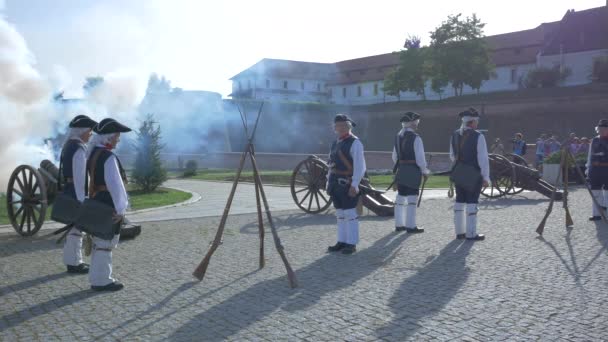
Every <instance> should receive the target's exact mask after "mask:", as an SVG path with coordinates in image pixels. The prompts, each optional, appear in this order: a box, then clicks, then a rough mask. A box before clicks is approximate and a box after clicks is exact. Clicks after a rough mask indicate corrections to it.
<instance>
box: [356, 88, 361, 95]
mask: <svg viewBox="0 0 608 342" xmlns="http://www.w3.org/2000/svg"><path fill="white" fill-rule="evenodd" d="M357 96H358V97H361V86H357Z"/></svg>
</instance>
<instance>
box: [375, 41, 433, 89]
mask: <svg viewBox="0 0 608 342" xmlns="http://www.w3.org/2000/svg"><path fill="white" fill-rule="evenodd" d="M403 47H404V49H403V50H401V52H399V65H398V66H397V68H396V69H395V70H394V71H393V72H392V73H390V74H389V75H388V76H387V78H386V80H385V87H384V88H385V92H386V93H387V94H388V95H392V96H399V93H400V92H402V91H411V92H414V93H416V94H417V95H420V96H422V99H423V100H426V84H427V81H428V79H429V77H428V71H427V68H426V59H427V57H426V53H425V49H424V48H422V47H421V46H420V38H419V37H416V36H413V37H408V38H407V39H406V40H405V44H404V46H403Z"/></svg>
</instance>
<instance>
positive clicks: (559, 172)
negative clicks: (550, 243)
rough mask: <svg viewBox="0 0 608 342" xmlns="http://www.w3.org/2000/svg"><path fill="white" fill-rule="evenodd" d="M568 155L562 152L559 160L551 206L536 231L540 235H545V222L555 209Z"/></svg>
mask: <svg viewBox="0 0 608 342" xmlns="http://www.w3.org/2000/svg"><path fill="white" fill-rule="evenodd" d="M565 157H566V153H564V152H562V156H561V159H560V162H559V170H557V178H556V179H555V186H554V187H553V191H552V192H551V201H550V202H549V207H548V208H547V212H546V213H545V217H543V219H542V221H540V224H539V225H538V227H537V228H536V232H537V233H538V234H539V235H543V232H544V231H545V224H547V219H548V218H549V215H551V211H553V203H554V202H555V193H556V192H557V184H558V183H559V180H560V179H561V177H562V170H563V169H564V158H565Z"/></svg>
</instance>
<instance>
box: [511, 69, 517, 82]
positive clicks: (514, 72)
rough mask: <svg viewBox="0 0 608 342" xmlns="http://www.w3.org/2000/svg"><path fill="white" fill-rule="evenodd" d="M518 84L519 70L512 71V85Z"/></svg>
mask: <svg viewBox="0 0 608 342" xmlns="http://www.w3.org/2000/svg"><path fill="white" fill-rule="evenodd" d="M516 82H517V69H511V83H516Z"/></svg>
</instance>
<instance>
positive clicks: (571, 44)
mask: <svg viewBox="0 0 608 342" xmlns="http://www.w3.org/2000/svg"><path fill="white" fill-rule="evenodd" d="M601 49H608V6H604V7H597V8H591V9H588V10H584V11H579V12H575V11H568V12H567V13H566V15H565V16H564V18H563V19H562V20H561V21H560V22H559V25H558V27H557V28H556V30H555V34H554V35H553V36H552V37H551V38H550V39H549V40H548V41H547V43H546V44H545V46H544V47H543V48H542V54H543V55H557V54H559V53H560V50H561V51H563V52H564V53H573V52H580V51H589V50H601Z"/></svg>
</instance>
